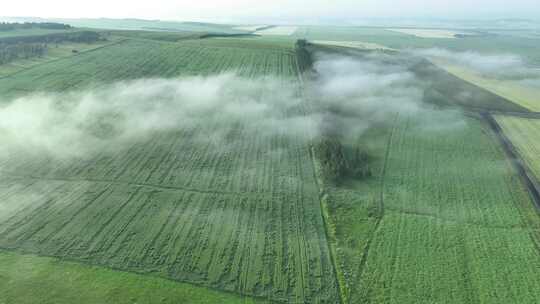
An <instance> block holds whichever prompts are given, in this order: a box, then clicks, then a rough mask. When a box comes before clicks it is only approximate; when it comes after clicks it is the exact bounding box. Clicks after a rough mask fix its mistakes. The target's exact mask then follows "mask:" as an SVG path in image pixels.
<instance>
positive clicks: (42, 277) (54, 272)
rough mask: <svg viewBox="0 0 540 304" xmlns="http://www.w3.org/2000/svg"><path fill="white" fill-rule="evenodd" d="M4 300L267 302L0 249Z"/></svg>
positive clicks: (0, 293) (0, 289) (21, 303)
mask: <svg viewBox="0 0 540 304" xmlns="http://www.w3.org/2000/svg"><path fill="white" fill-rule="evenodd" d="M0 303H3V304H4V303H5V304H9V303H17V304H24V303H42V304H46V303H54V304H62V303H81V304H84V303H118V304H121V303H139V304H141V303H186V304H187V303H192V304H199V303H200V304H203V303H231V304H237V303H238V304H240V303H242V304H247V303H265V302H262V301H260V300H255V299H252V298H247V297H241V296H238V295H234V294H231V293H224V292H219V291H215V290H211V289H208V288H204V287H198V286H194V285H190V284H186V283H178V282H173V281H169V280H165V279H161V278H156V277H153V276H147V275H139V274H133V273H129V272H122V271H116V270H111V269H107V268H102V267H96V266H88V265H84V264H78V263H73V262H66V261H62V260H59V259H56V258H48V257H39V256H35V255H22V254H18V253H14V252H9V251H0Z"/></svg>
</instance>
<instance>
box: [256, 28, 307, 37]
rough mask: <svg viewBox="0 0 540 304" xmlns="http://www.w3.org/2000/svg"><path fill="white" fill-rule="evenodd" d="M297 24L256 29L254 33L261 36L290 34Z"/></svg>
mask: <svg viewBox="0 0 540 304" xmlns="http://www.w3.org/2000/svg"><path fill="white" fill-rule="evenodd" d="M297 29H298V27H297V26H274V27H271V28H269V29H264V30H260V31H256V32H255V34H257V35H263V36H266V35H268V36H290V35H292V34H294V33H295V32H296V30H297Z"/></svg>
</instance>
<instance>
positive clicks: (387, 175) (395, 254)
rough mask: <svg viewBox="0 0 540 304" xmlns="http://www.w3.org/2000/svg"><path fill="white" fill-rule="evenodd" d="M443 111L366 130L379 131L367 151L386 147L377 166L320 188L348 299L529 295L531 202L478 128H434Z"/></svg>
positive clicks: (527, 298) (482, 299)
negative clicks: (359, 178)
mask: <svg viewBox="0 0 540 304" xmlns="http://www.w3.org/2000/svg"><path fill="white" fill-rule="evenodd" d="M448 115H456V114H449V113H444V112H441V113H436V112H435V113H432V117H431V118H430V119H433V120H436V121H440V122H441V128H440V129H438V130H437V129H435V130H434V129H432V128H428V127H427V125H429V124H430V123H428V122H427V121H426V120H425V119H422V118H421V117H414V116H409V115H400V116H399V117H398V118H397V120H396V122H395V123H394V125H393V126H392V127H389V129H388V131H387V132H386V133H382V134H376V135H370V136H375V138H379V139H377V140H376V141H372V142H373V143H377V144H376V145H374V146H373V147H372V149H374V150H375V151H376V150H379V151H378V152H379V153H377V155H386V157H385V158H377V159H376V160H374V164H373V167H374V168H375V171H374V172H377V173H376V174H374V176H373V177H372V178H370V179H368V180H366V181H363V182H356V184H354V181H353V182H348V183H345V184H343V185H341V186H339V187H334V188H330V189H329V197H328V200H327V205H328V211H329V219H330V221H331V222H332V223H333V224H332V225H333V227H334V229H333V230H334V231H335V240H334V242H335V243H336V247H337V251H338V252H339V254H338V259H339V260H340V261H339V263H338V264H339V265H340V266H339V268H340V272H342V273H343V275H342V280H343V282H344V284H343V285H345V286H347V288H348V290H346V291H345V294H347V295H348V298H349V300H350V301H351V303H364V302H365V303H432V302H436V303H455V302H456V301H457V302H460V303H477V302H479V303H533V302H534V301H535V300H534V299H536V298H538V296H539V294H538V290H539V286H540V278H539V277H538V275H537V272H536V270H535V269H538V267H540V257H539V255H538V248H537V246H538V245H537V244H538V242H539V237H540V230H539V228H540V221H539V220H538V214H537V213H536V211H535V209H534V205H533V203H532V201H531V200H530V199H529V197H528V194H527V192H526V191H525V189H524V187H523V186H522V185H521V184H520V180H519V177H518V176H517V174H516V173H514V172H513V170H512V167H511V166H510V164H509V162H507V161H506V160H505V158H504V154H503V152H502V150H501V148H500V147H498V146H497V142H496V140H495V139H494V138H493V135H490V133H489V132H490V131H488V129H487V127H486V126H484V125H483V124H482V123H481V122H480V121H478V120H477V119H473V118H463V122H462V124H458V125H455V126H444V125H442V124H443V123H444V121H446V120H447V119H448ZM423 126H426V127H423ZM385 142H386V143H387V144H384V143H385ZM471 143H475V144H474V145H471ZM358 184H361V186H360V187H359V186H358ZM479 189H481V191H479ZM522 261H527V262H526V263H523V262H522ZM518 282H519V283H518Z"/></svg>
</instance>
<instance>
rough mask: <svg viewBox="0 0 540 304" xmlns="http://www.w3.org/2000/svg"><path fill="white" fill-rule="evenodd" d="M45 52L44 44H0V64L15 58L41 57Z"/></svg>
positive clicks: (45, 46)
mask: <svg viewBox="0 0 540 304" xmlns="http://www.w3.org/2000/svg"><path fill="white" fill-rule="evenodd" d="M46 53H47V45H46V44H36V43H25V44H22V43H21V44H12V45H2V44H0V65H2V64H6V63H9V62H12V61H15V60H17V59H28V58H32V57H43V56H44V55H45V54H46Z"/></svg>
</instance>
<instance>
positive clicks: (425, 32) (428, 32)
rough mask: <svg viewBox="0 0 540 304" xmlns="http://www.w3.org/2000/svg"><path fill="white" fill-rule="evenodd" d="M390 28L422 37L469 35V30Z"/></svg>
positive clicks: (451, 37) (452, 37)
mask: <svg viewBox="0 0 540 304" xmlns="http://www.w3.org/2000/svg"><path fill="white" fill-rule="evenodd" d="M388 30H389V31H392V32H398V33H403V34H407V35H413V36H416V37H420V38H443V39H444V38H446V39H455V38H456V36H457V35H469V33H467V32H457V31H451V30H440V29H416V28H392V29H388Z"/></svg>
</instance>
